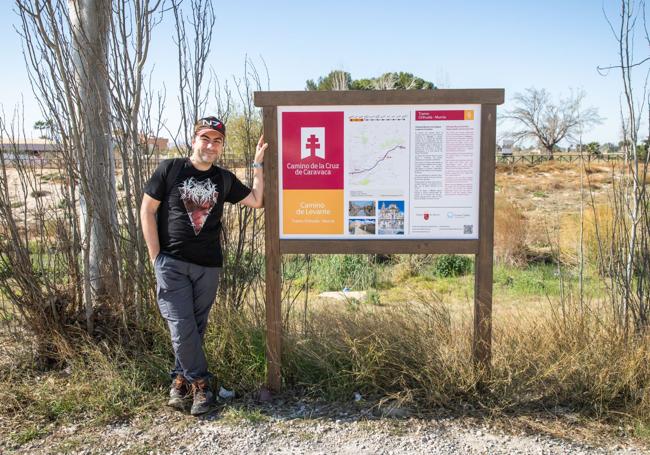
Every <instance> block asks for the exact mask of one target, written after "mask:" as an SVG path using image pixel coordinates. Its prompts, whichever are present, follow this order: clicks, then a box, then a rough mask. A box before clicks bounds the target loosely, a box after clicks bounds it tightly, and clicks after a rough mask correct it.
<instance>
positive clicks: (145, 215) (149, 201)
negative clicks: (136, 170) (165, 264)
mask: <svg viewBox="0 0 650 455" xmlns="http://www.w3.org/2000/svg"><path fill="white" fill-rule="evenodd" d="M159 205H160V201H158V200H156V199H154V198H152V197H151V196H149V195H148V194H145V195H144V197H143V198H142V205H141V206H140V221H141V222H142V234H143V235H144V241H145V242H146V243H147V250H149V258H150V259H151V262H153V261H154V260H155V259H156V256H158V253H160V240H159V239H158V224H157V223H156V211H158V206H159Z"/></svg>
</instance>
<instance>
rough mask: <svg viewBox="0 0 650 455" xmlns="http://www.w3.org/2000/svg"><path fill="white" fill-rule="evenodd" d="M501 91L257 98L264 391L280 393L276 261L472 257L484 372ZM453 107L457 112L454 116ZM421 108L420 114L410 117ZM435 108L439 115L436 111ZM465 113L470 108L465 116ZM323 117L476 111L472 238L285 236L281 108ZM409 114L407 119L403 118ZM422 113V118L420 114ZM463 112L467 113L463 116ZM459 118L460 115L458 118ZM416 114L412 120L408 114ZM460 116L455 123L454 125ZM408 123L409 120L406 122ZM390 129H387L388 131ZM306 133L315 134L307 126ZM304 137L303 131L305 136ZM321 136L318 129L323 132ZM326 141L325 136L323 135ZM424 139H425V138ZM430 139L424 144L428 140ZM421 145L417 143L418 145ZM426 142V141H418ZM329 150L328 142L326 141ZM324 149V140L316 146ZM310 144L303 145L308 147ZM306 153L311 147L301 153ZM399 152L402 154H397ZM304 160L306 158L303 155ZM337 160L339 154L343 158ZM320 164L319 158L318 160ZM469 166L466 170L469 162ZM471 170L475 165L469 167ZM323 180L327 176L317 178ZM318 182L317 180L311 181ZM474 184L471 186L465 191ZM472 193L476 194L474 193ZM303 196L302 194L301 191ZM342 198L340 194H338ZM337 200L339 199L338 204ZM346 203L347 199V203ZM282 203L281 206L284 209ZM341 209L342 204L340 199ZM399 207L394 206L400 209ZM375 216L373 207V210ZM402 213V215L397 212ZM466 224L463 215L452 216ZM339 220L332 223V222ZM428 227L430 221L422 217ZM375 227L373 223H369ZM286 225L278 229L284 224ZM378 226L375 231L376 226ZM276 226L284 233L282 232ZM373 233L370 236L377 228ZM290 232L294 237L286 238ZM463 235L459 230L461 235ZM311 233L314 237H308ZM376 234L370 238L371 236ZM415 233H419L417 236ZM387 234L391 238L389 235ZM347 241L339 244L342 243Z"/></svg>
mask: <svg viewBox="0 0 650 455" xmlns="http://www.w3.org/2000/svg"><path fill="white" fill-rule="evenodd" d="M503 99H504V90H503V89H476V90H473V89H470V90H442V89H440V90H404V91H400V90H390V91H327V92H319V91H300V92H256V93H255V105H256V106H260V107H262V108H263V117H264V120H263V121H264V137H265V139H266V141H267V142H268V144H269V147H268V149H267V151H266V156H265V159H264V185H265V187H264V192H265V195H264V204H265V212H264V213H265V215H264V216H265V245H266V324H267V335H266V337H267V338H266V346H267V347H266V350H267V351H266V355H267V386H268V387H269V388H270V389H271V390H274V391H279V390H280V389H281V386H282V376H281V366H282V362H281V358H282V313H281V301H280V299H281V290H282V275H281V255H282V254H307V253H315V254H338V253H352V254H374V253H379V254H393V253H407V254H409V253H410V254H452V253H456V254H474V255H475V262H474V264H475V267H474V274H475V286H474V338H473V345H472V359H473V361H474V363H475V365H476V367H477V368H481V369H482V370H483V371H489V368H490V363H491V339H492V273H493V270H492V267H493V265H492V261H493V237H494V165H495V148H496V106H497V105H499V104H502V103H503ZM454 105H457V106H459V107H458V109H457V110H454ZM419 106H422V109H423V110H421V111H416V109H418V107H419ZM439 106H440V110H436V109H437V107H439ZM467 106H475V107H476V108H475V109H473V110H468V109H467ZM311 107H313V108H314V110H318V109H319V108H322V109H320V110H323V111H327V112H330V111H336V110H337V109H336V107H345V108H346V109H347V110H348V111H350V112H351V111H353V110H354V108H355V107H359V108H360V109H361V108H363V107H367V108H368V109H375V110H377V108H385V110H386V111H387V112H391V109H392V110H393V111H395V110H396V109H397V108H400V109H405V110H406V111H405V112H410V114H409V115H410V117H408V116H406V115H405V116H404V118H397V119H396V118H395V116H393V117H391V118H379V117H380V116H374V117H376V118H370V117H373V116H370V117H369V118H366V119H365V120H368V121H370V120H373V121H379V120H382V121H383V120H408V121H409V122H410V121H415V120H422V121H423V123H427V122H429V123H431V122H434V121H436V120H460V121H462V120H471V121H473V122H474V123H473V124H475V123H476V121H477V120H479V119H474V117H472V116H473V113H474V112H478V111H480V123H479V130H480V133H479V132H478V131H477V132H476V134H477V135H478V136H477V137H480V145H479V146H480V157H479V163H478V168H477V172H476V174H478V180H479V182H478V194H476V192H474V193H473V194H474V195H476V196H477V200H478V207H463V209H471V210H474V211H476V212H477V213H476V214H475V215H476V221H477V223H478V229H477V232H475V231H474V230H473V224H468V225H466V226H465V232H464V234H471V235H469V238H463V237H462V235H461V234H463V232H460V233H459V234H454V235H452V236H451V237H452V238H439V237H440V236H439V235H438V238H434V239H431V238H417V235H412V236H403V237H404V238H400V236H399V235H386V236H383V238H382V236H371V238H369V236H365V238H363V239H361V238H350V236H349V235H347V234H345V233H343V234H344V235H338V236H337V235H335V236H332V237H330V238H328V236H327V235H321V234H319V233H317V234H316V235H311V236H310V235H306V236H302V237H301V234H300V233H298V234H297V235H293V236H292V235H285V234H287V232H289V234H291V233H292V232H293V233H295V232H296V231H295V226H294V227H288V225H287V221H286V220H284V221H283V219H282V217H281V214H280V209H281V207H280V206H281V204H283V203H284V204H289V203H288V202H287V201H284V200H283V199H281V198H282V197H283V194H282V193H281V191H282V189H281V188H280V182H281V179H282V178H283V177H282V172H283V171H284V169H280V168H279V162H280V161H279V156H280V155H279V154H280V153H282V151H281V150H279V145H280V143H281V141H282V134H283V132H282V131H279V126H278V125H279V122H278V121H279V115H278V110H279V108H280V109H281V110H283V111H282V112H284V111H286V110H291V109H294V110H302V111H305V112H309V110H310V109H309V108H311ZM409 109H410V111H409ZM424 109H426V110H424ZM463 109H465V110H464V111H463ZM462 112H465V114H464V115H465V117H463V116H462V115H463V114H462ZM414 113H416V114H414ZM458 113H461V114H460V116H461V117H460V118H458V117H455V115H457V114H458ZM407 117H408V118H407ZM357 120H358V121H363V120H364V118H362V117H359V118H358V119H357V118H353V117H352V116H350V117H349V118H348V121H350V122H352V121H357ZM386 124H388V123H386ZM310 126H313V125H312V124H311V123H310ZM305 129H307V128H305ZM321 129H322V130H324V128H321ZM309 130H310V132H311V131H314V134H315V135H317V134H318V130H319V128H309ZM323 134H325V133H323ZM312 136H313V137H311V138H310V140H313V141H314V142H312V143H310V144H311V146H312V148H311V152H313V153H316V155H318V153H322V154H324V153H325V152H324V148H325V147H323V149H320V150H318V149H319V147H320V145H319V143H318V142H317V140H316V138H315V137H316V136H314V135H312ZM423 137H424V136H423ZM427 137H430V136H427ZM419 140H420V139H419ZM422 140H429V139H426V138H425V139H422ZM328 141H329V142H331V140H328ZM321 142H324V136H323V138H322V140H321ZM308 144H309V143H308ZM307 147H308V148H309V145H308V146H307ZM402 148H404V147H402ZM307 153H309V150H307ZM341 153H342V152H341ZM321 156H324V155H321ZM468 162H472V161H471V160H469V161H468ZM475 164H476V163H474V165H475ZM322 172H323V173H324V172H325V171H322ZM314 181H315V182H317V180H314ZM472 184H473V185H476V182H475V181H474V182H469V185H470V187H471V185H472ZM472 191H475V190H472ZM303 193H305V194H306V193H307V192H306V191H305V192H303ZM341 194H343V191H341ZM341 197H343V196H341ZM346 197H347V196H346ZM283 201H284V202H283ZM341 201H342V199H341ZM398 205H399V204H398ZM377 209H378V207H377ZM402 210H404V208H403V206H402ZM448 213H449V218H450V219H452V218H454V217H456V214H455V213H453V212H451V211H450V212H448ZM463 216H465V217H469V218H468V219H473V218H471V215H469V214H467V213H461V214H460V215H458V217H459V218H461V217H463ZM337 219H338V218H337ZM424 219H425V220H428V219H429V214H428V213H427V214H425V215H424ZM373 222H374V221H373ZM283 223H284V224H283ZM378 224H379V223H377V225H378ZM281 225H282V226H284V231H283V232H281ZM377 225H373V228H372V229H373V230H374V229H376V228H377ZM291 229H294V230H293V231H291ZM461 231H462V228H461ZM311 232H313V230H312V231H311ZM373 232H374V231H373ZM418 232H421V231H418ZM392 233H393V232H389V234H392ZM342 237H345V238H342Z"/></svg>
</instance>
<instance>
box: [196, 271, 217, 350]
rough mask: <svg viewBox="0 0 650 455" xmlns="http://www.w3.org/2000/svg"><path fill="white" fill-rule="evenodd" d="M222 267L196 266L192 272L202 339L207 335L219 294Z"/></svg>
mask: <svg viewBox="0 0 650 455" xmlns="http://www.w3.org/2000/svg"><path fill="white" fill-rule="evenodd" d="M221 271H222V269H221V267H201V266H194V267H193V268H192V272H191V274H190V279H191V280H192V284H193V290H194V318H195V319H196V326H197V328H198V330H199V335H200V336H201V340H203V338H204V336H205V329H206V327H207V325H208V316H209V315H210V309H211V308H212V304H213V303H214V299H215V297H216V296H217V289H218V288H219V281H220V279H221Z"/></svg>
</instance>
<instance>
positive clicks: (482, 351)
mask: <svg viewBox="0 0 650 455" xmlns="http://www.w3.org/2000/svg"><path fill="white" fill-rule="evenodd" d="M503 99H504V90H503V89H476V90H412V91H411V90H409V91H406V90H404V91H400V90H391V91H337V92H332V91H328V92H317V91H300V92H256V93H255V105H256V106H261V107H262V108H263V116H264V137H265V140H266V141H267V142H268V143H269V147H268V149H267V151H266V156H265V159H264V185H265V187H264V205H265V225H266V229H265V242H266V243H265V244H266V323H267V385H268V387H269V388H270V389H271V390H275V391H278V390H280V388H281V381H282V378H281V340H282V316H281V302H280V295H281V288H282V277H281V255H282V254H300V253H305V254H306V253H314V254H337V253H351V254H368V253H382V254H392V253H411V254H424V253H429V254H448V253H457V254H474V255H475V290H474V338H473V347H472V358H473V360H474V362H475V365H476V366H478V367H480V368H483V369H485V370H486V371H487V370H489V366H490V361H491V337H492V260H493V236H494V164H495V148H496V106H497V105H499V104H502V103H503Z"/></svg>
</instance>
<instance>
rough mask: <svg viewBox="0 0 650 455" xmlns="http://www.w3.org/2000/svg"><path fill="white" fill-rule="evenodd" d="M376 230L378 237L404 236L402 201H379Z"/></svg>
mask: <svg viewBox="0 0 650 455" xmlns="http://www.w3.org/2000/svg"><path fill="white" fill-rule="evenodd" d="M377 206H378V207H379V214H378V218H377V228H378V234H379V235H403V234H404V201H379V202H378V203H377Z"/></svg>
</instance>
